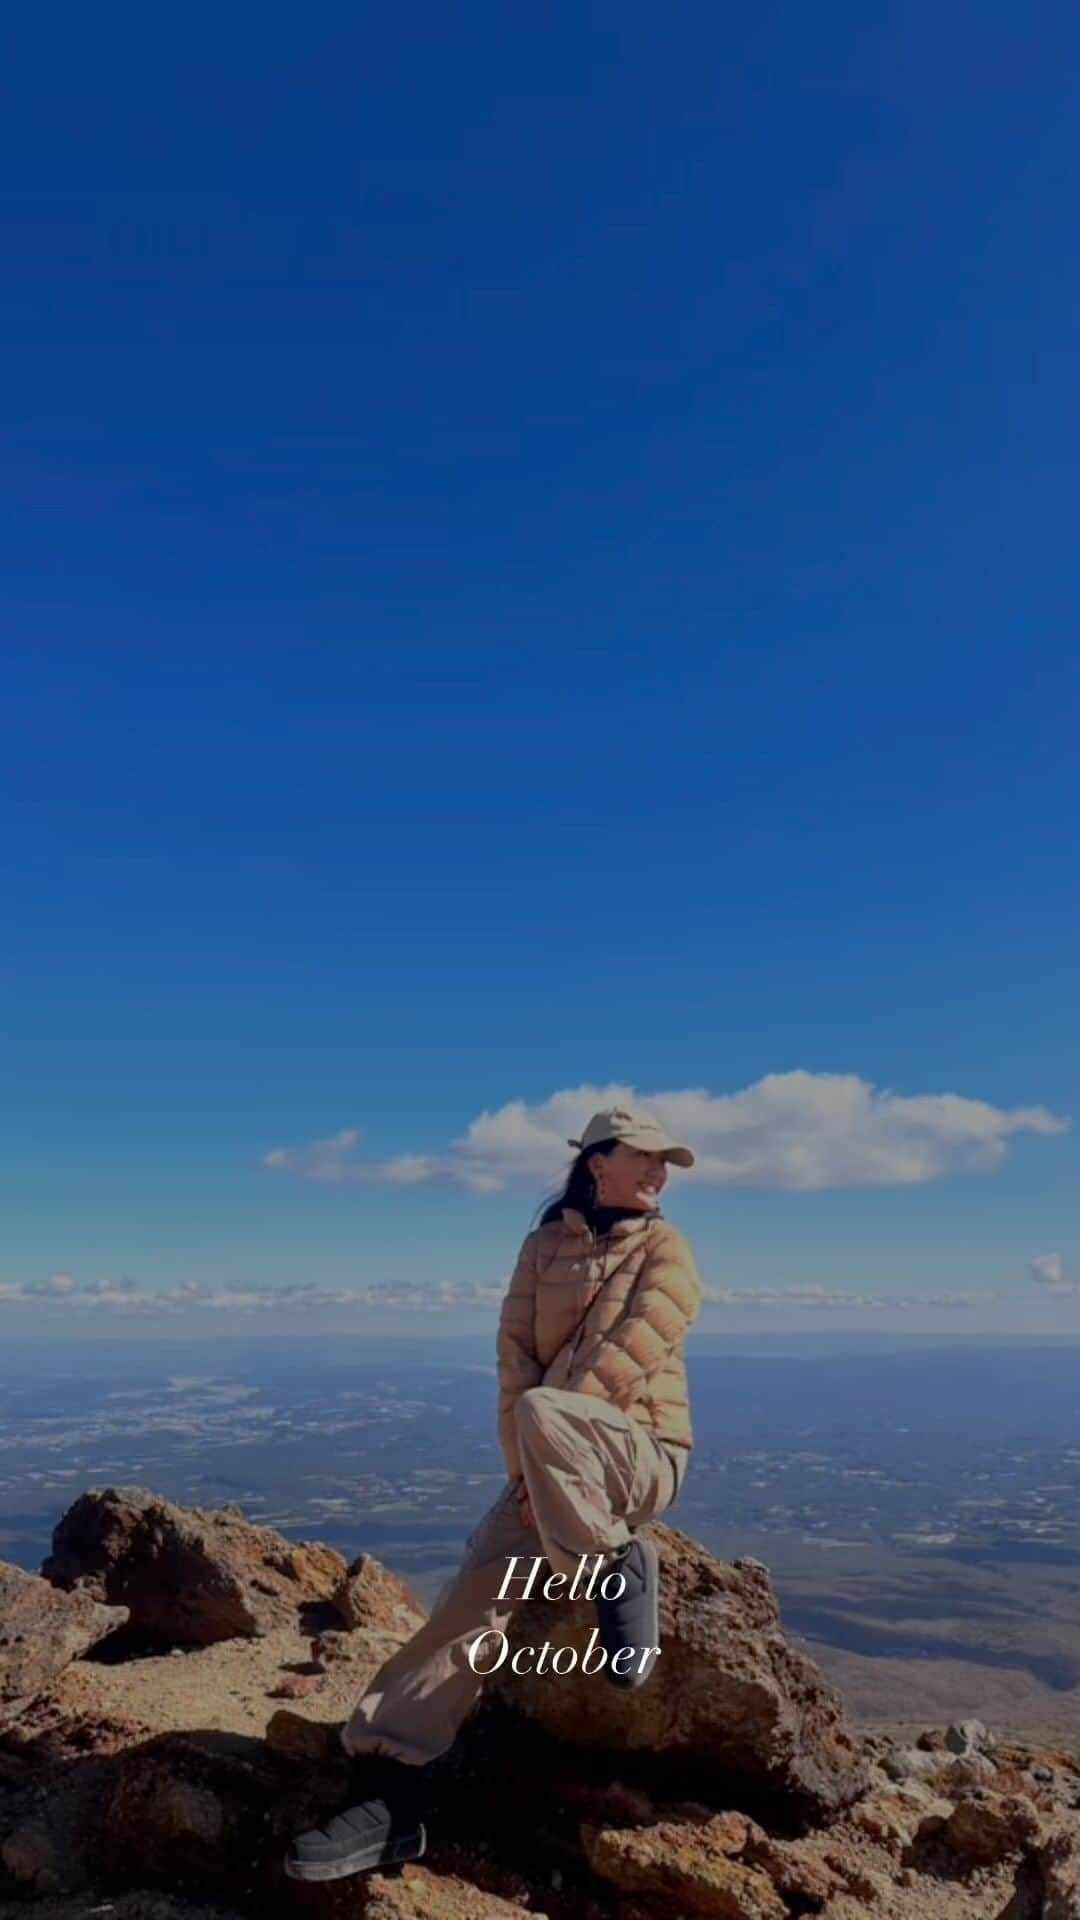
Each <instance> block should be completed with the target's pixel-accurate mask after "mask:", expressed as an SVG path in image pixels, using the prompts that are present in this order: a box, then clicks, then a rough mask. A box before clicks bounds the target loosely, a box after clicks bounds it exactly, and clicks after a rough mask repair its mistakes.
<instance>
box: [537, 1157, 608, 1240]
mask: <svg viewBox="0 0 1080 1920" xmlns="http://www.w3.org/2000/svg"><path fill="white" fill-rule="evenodd" d="M618 1144H619V1143H618V1141H617V1140H598V1141H597V1142H596V1144H595V1146H592V1147H582V1149H581V1151H580V1153H578V1155H577V1157H576V1158H575V1160H574V1161H573V1163H572V1164H571V1167H570V1172H569V1173H568V1175H567V1177H566V1185H565V1187H564V1188H563V1190H562V1192H561V1193H560V1194H559V1195H558V1197H557V1198H556V1199H553V1200H551V1201H549V1202H547V1203H545V1202H544V1201H543V1200H541V1202H540V1206H541V1207H543V1208H544V1213H543V1218H542V1219H541V1220H540V1222H539V1224H540V1226H542V1227H546V1226H547V1223H548V1221H549V1220H561V1219H562V1210H563V1208H564V1207H576V1208H577V1210H578V1212H579V1213H583V1214H584V1215H585V1218H586V1219H588V1218H589V1215H590V1214H591V1213H592V1210H593V1208H594V1207H595V1205H596V1181H595V1180H594V1179H593V1176H592V1174H591V1173H590V1172H589V1161H590V1160H591V1159H592V1156H593V1154H594V1153H611V1152H613V1151H614V1149H615V1148H616V1147H617V1146H618ZM537 1211H539V1208H538V1209H537Z"/></svg>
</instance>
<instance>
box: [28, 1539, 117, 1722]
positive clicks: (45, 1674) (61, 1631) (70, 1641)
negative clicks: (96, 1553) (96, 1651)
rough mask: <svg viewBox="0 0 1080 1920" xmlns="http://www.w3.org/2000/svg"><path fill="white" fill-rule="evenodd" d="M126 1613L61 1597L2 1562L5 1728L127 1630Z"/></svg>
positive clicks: (82, 1598)
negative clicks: (84, 1658)
mask: <svg viewBox="0 0 1080 1920" xmlns="http://www.w3.org/2000/svg"><path fill="white" fill-rule="evenodd" d="M127 1617H128V1614H127V1608H126V1607H123V1606H111V1607H106V1606H101V1605H100V1604H99V1603H98V1602H97V1601H96V1600H95V1599H94V1598H93V1597H92V1596H91V1595H90V1594H87V1593H61V1592H59V1591H58V1590H57V1588H56V1587H53V1586H50V1585H49V1582H48V1581H47V1580H39V1579H38V1577H37V1575H36V1574H32V1573H24V1572H23V1571H22V1569H21V1568H20V1567H12V1566H9V1565H8V1563H7V1562H6V1561H0V1724H2V1723H3V1722H4V1721H5V1720H10V1719H13V1718H14V1717H15V1716H16V1715H17V1714H18V1713H20V1712H21V1711H22V1709H23V1708H24V1707H25V1706H27V1705H28V1704H29V1702H30V1701H31V1700H33V1699H35V1698H36V1697H37V1695H38V1694H39V1693H43V1692H44V1691H45V1689H46V1688H47V1687H48V1685H49V1683H50V1681H51V1680H53V1679H54V1678H55V1676H56V1675H57V1674H58V1673H59V1672H61V1670H62V1669H63V1668H64V1667H66V1666H67V1665H68V1663H69V1661H71V1660H77V1659H78V1658H79V1656H80V1654H83V1653H85V1652H86V1651H87V1649H88V1648H90V1647H93V1646H96V1645H97V1643H98V1641H99V1640H104V1638H105V1636H106V1634H109V1633H112V1632H113V1631H114V1629H115V1628H117V1627H122V1626H123V1625H124V1623H125V1621H126V1620H127Z"/></svg>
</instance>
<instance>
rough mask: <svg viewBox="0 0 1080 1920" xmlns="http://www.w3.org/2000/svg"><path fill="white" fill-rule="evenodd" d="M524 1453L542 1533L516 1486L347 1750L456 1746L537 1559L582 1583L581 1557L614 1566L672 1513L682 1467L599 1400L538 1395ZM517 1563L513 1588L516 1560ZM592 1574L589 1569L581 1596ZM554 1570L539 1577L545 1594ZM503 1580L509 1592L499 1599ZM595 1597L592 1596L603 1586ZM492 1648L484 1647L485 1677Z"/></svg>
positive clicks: (373, 1694) (522, 1401) (521, 1435)
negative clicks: (478, 1654)
mask: <svg viewBox="0 0 1080 1920" xmlns="http://www.w3.org/2000/svg"><path fill="white" fill-rule="evenodd" d="M515 1413H516V1421H517V1434H518V1443H519V1447H520V1450H521V1463H522V1469H523V1471H524V1475H525V1481H526V1485H527V1487H528V1490H529V1504H530V1506H531V1507H532V1511H533V1517H534V1521H535V1526H532V1527H526V1526H524V1525H523V1524H522V1519H521V1514H520V1511H519V1507H518V1502H517V1499H516V1498H515V1487H514V1482H513V1481H511V1480H507V1481H506V1483H505V1485H504V1487H503V1490H502V1492H501V1493H500V1494H499V1495H498V1497H497V1499H496V1500H495V1502H494V1504H493V1505H492V1506H490V1507H489V1508H488V1510H487V1512H486V1513H485V1514H484V1516H483V1518H482V1519H481V1521H480V1522H479V1525H478V1526H477V1527H476V1528H475V1529H474V1530H473V1532H472V1533H471V1534H470V1535H469V1538H468V1540H467V1541H466V1542H465V1552H464V1556H463V1558H462V1562H461V1565H460V1567H459V1568H458V1571H457V1573H456V1574H453V1575H452V1576H451V1578H450V1579H449V1580H448V1581H447V1582H446V1583H445V1585H444V1586H443V1587H442V1588H441V1589H440V1592H439V1594H438V1595H437V1597H436V1600H435V1605H434V1607H433V1609H432V1612H431V1615H430V1617H429V1619H428V1620H426V1621H425V1623H424V1625H423V1626H422V1627H420V1628H419V1629H418V1631H417V1632H416V1633H415V1634H414V1635H413V1637H412V1639H411V1640H409V1641H407V1642H406V1644H405V1645H404V1646H403V1647H399V1648H398V1651H397V1652H396V1653H395V1654H393V1655H392V1656H391V1658H390V1659H389V1660H387V1661H386V1662H385V1663H384V1665H383V1666H381V1667H380V1668H379V1671H378V1672H377V1673H376V1674H375V1675H374V1676H373V1678H372V1680H371V1683H370V1685H369V1686H368V1688H367V1691H366V1692H365V1693H364V1694H363V1695H362V1697H361V1699H360V1700H359V1701H358V1702H357V1705H356V1707H355V1709H354V1711H353V1714H352V1716H351V1718H350V1719H349V1720H348V1722H347V1723H346V1725H345V1726H344V1727H343V1728H342V1733H341V1739H342V1743H343V1745H344V1746H345V1748H346V1750H347V1752H349V1753H352V1754H359V1753H387V1754H391V1755H392V1756H393V1757H394V1758H395V1759H397V1760H403V1761H405V1762H406V1763H407V1764H410V1765H417V1766H420V1765H423V1764H425V1763H426V1762H427V1761H429V1760H434V1759H435V1758H437V1756H438V1755H439V1754H442V1753H445V1752H446V1751H447V1749H448V1748H449V1747H451V1746H452V1745H453V1742H454V1738H455V1736H456V1734H457V1731H458V1728H459V1727H460V1725H461V1722H462V1721H463V1719H464V1718H465V1715H466V1714H467V1713H468V1711H469V1709H470V1707H471V1706H472V1705H473V1703H474V1701H475V1700H476V1698H477V1696H478V1694H479V1692H480V1689H481V1687H482V1686H483V1674H482V1673H475V1672H474V1671H473V1669H472V1667H471V1666H470V1664H469V1659H468V1653H469V1648H470V1646H471V1645H472V1643H473V1641H474V1640H475V1639H476V1638H477V1637H478V1636H479V1635H480V1634H482V1633H485V1632H487V1631H488V1630H489V1629H495V1630H497V1631H500V1632H505V1630H506V1627H507V1623H508V1622H509V1620H510V1617H511V1614H512V1613H513V1612H514V1609H515V1607H516V1606H517V1605H519V1604H520V1599H519V1596H520V1595H521V1593H522V1589H523V1586H524V1583H525V1578H526V1577H527V1575H528V1574H529V1573H530V1572H532V1569H533V1561H534V1558H535V1557H536V1556H538V1555H543V1557H544V1558H545V1559H546V1560H547V1561H548V1563H549V1567H550V1570H551V1571H552V1572H554V1573H565V1574H568V1575H573V1574H574V1573H575V1572H577V1570H578V1567H579V1565H580V1557H581V1555H582V1554H585V1555H590V1554H597V1553H602V1554H604V1555H605V1556H606V1555H607V1554H609V1553H612V1552H614V1550H615V1548H616V1547H619V1546H621V1545H622V1544H623V1542H624V1541H626V1540H628V1539H629V1538H630V1534H631V1530H632V1529H633V1528H634V1527H635V1526H638V1525H640V1524H641V1523H642V1522H644V1521H646V1520H652V1519H654V1518H655V1517H656V1516H657V1515H658V1514H661V1513H663V1512H664V1511H665V1510H666V1508H667V1507H669V1506H670V1505H671V1504H672V1501H673V1499H674V1497H675V1491H676V1476H675V1469H674V1467H673V1466H672V1464H671V1461H670V1460H669V1458H668V1456H667V1454H666V1453H665V1452H664V1450H663V1448H662V1447H661V1446H660V1445H659V1443H658V1442H657V1441H656V1440H655V1439H654V1438H653V1435H652V1434H651V1433H650V1432H649V1431H648V1430H647V1429H646V1428H645V1427H643V1426H641V1424H640V1423H639V1422H638V1421H636V1420H633V1419H631V1417H630V1416H629V1414H626V1413H623V1412H622V1411H621V1410H620V1408H618V1407H614V1406H612V1405H610V1404H609V1403H608V1402H607V1401H606V1400H600V1399H598V1398H597V1397H596V1396H595V1395H592V1394H585V1393H573V1392H566V1391H564V1390H563V1389H562V1388H558V1387H530V1388H528V1389H527V1391H526V1392H524V1393H523V1394H522V1395H521V1397H520V1398H519V1400H518V1401H517V1404H516V1408H515ZM512 1554H517V1555H518V1556H519V1558H518V1560H517V1563H516V1566H515V1568H514V1570H513V1571H514V1574H515V1575H516V1576H517V1577H516V1578H513V1579H511V1580H507V1577H506V1576H507V1570H508V1565H509V1556H510V1555H512ZM594 1565H595V1562H594V1561H591V1560H590V1561H588V1562H587V1563H586V1566H585V1568H584V1570H583V1577H582V1579H581V1580H579V1582H578V1588H579V1591H580V1590H581V1589H582V1588H583V1587H584V1585H585V1581H586V1580H587V1578H588V1575H589V1573H590V1572H591V1571H592V1569H593V1567H594ZM548 1570H549V1569H548V1567H541V1568H539V1569H538V1570H537V1573H536V1577H535V1579H534V1581H533V1585H532V1589H531V1591H532V1592H533V1594H536V1593H538V1592H539V1590H540V1588H541V1586H542V1583H543V1580H544V1579H545V1578H546V1577H547V1573H548ZM504 1581H505V1582H506V1586H507V1589H508V1591H507V1594H506V1597H505V1598H503V1599H500V1598H499V1589H500V1587H501V1586H502V1585H503V1583H504ZM594 1591H595V1588H594ZM493 1644H494V1643H493V1642H488V1643H486V1652H485V1657H484V1658H482V1659H479V1664H480V1665H481V1666H482V1667H486V1666H487V1665H488V1664H489V1662H490V1659H491V1652H490V1649H491V1647H492V1646H493Z"/></svg>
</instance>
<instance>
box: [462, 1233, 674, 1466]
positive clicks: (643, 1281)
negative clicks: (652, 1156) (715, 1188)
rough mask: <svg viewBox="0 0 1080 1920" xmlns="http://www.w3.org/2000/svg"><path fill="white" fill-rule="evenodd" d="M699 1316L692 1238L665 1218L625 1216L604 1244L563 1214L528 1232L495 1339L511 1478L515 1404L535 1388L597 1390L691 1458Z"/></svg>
mask: <svg viewBox="0 0 1080 1920" xmlns="http://www.w3.org/2000/svg"><path fill="white" fill-rule="evenodd" d="M700 1309H701V1281H700V1279H699V1277H698V1271H697V1267H696V1266H695V1264H694V1256H693V1254H692V1252H691V1250H690V1242H689V1241H688V1240H687V1238H686V1235H685V1234H684V1233H680V1232H679V1230H678V1228H677V1227H673V1226H672V1225H671V1223H670V1222H669V1221H667V1220H665V1219H663V1218H662V1216H659V1215H655V1214H652V1215H650V1214H641V1215H639V1216H632V1217H630V1218H628V1219H622V1220H616V1221H615V1223H614V1225H613V1226H612V1228H611V1230H610V1232H609V1233H607V1234H605V1235H604V1236H603V1237H602V1238H600V1239H597V1238H596V1236H595V1235H594V1233H593V1231H592V1228H591V1227H590V1226H589V1224H588V1222H587V1220H586V1219H585V1217H584V1215H583V1214H581V1213H579V1212H578V1211H577V1210H576V1209H575V1208H574V1207H564V1208H563V1212H562V1219H561V1220H551V1221H549V1222H548V1223H547V1225H546V1226H542V1227H534V1229H533V1231H532V1232H531V1233H529V1234H526V1236H525V1239H524V1241H523V1242H522V1246H521V1252H520V1253H519V1255H518V1259H517V1264H516V1266H515V1268H514V1272H513V1276H512V1278H511V1281H510V1285H509V1288H508V1290H507V1293H506V1296H505V1298H504V1300H503V1304H502V1313H501V1316H500V1320H499V1335H498V1360H499V1443H500V1445H501V1447H502V1450H503V1454H504V1456H505V1458H506V1467H507V1472H508V1473H509V1475H510V1477H511V1479H513V1478H514V1477H515V1476H516V1475H518V1474H520V1473H521V1470H522V1468H521V1456H520V1454H519V1452H518V1445H517V1432H516V1427H515V1423H514V1403H515V1401H516V1400H517V1398H518V1396H519V1394H522V1393H524V1391H525V1389H526V1388H527V1387H537V1386H545V1387H566V1388H569V1389H571V1390H572V1391H574V1392H577V1393H592V1394H596V1395H597V1396H598V1397H599V1398H601V1399H604V1400H610V1401H612V1402H613V1403H614V1405H615V1406H618V1407H621V1408H623V1410H624V1411H625V1412H626V1413H628V1414H629V1415H630V1416H631V1418H632V1419H634V1420H637V1421H640V1423H641V1425H642V1426H644V1427H648V1428H649V1430H650V1431H651V1432H652V1433H654V1434H655V1435H656V1437H657V1439H658V1440H660V1441H663V1442H669V1443H674V1445H676V1446H678V1447H684V1448H686V1450H687V1455H688V1454H689V1449H690V1448H691V1447H692V1446H693V1434H692V1432H691V1426H690V1397H689V1393H688V1390H687V1384H686V1365H685V1361H684V1358H683V1339H684V1336H685V1334H686V1331H687V1328H688V1327H689V1326H691V1325H692V1323H693V1322H694V1320H696V1318H697V1316H698V1313H699V1312H700ZM679 1479H680V1483H681V1475H680V1476H679Z"/></svg>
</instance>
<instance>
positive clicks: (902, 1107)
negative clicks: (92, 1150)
mask: <svg viewBox="0 0 1080 1920" xmlns="http://www.w3.org/2000/svg"><path fill="white" fill-rule="evenodd" d="M635 1100H640V1101H642V1102H643V1104H644V1105H646V1106H648V1107H650V1108H652V1110H653V1111H654V1112H655V1113H657V1114H658V1115H659V1117H660V1119H661V1120H662V1121H663V1122H664V1123H665V1125H666V1126H667V1127H668V1128H669V1129H670V1130H671V1132H672V1133H673V1134H674V1135H675V1136H676V1138H678V1139H681V1140H685V1141H686V1143H687V1145H688V1146H690V1147H692V1148H693V1150H694V1152H695V1154H696V1156H697V1162H696V1165H695V1166H694V1167H693V1168H692V1169H690V1170H688V1171H686V1172H681V1173H680V1174H679V1175H678V1176H677V1177H678V1178H679V1179H680V1180H688V1181H691V1182H693V1183H696V1184H699V1185H702V1186H717V1187H775V1188H788V1189H792V1190H795V1191H802V1192H811V1191H816V1190H820V1189H822V1188H826V1187H895V1186H905V1185H915V1184H919V1183H922V1182H924V1181H927V1180H938V1179H942V1178H944V1177H946V1176H947V1175H950V1174H965V1173H989V1172H992V1170H993V1169H994V1168H995V1167H997V1166H999V1165H1000V1164H1001V1162H1002V1160H1004V1158H1005V1156H1006V1154H1007V1152H1008V1148H1009V1142H1010V1140H1011V1139H1012V1137H1013V1136H1014V1135H1016V1134H1022V1133H1028V1134H1043V1135H1048V1134H1060V1133H1064V1132H1066V1131H1067V1129H1068V1127H1069V1125H1070V1122H1069V1120H1068V1119H1067V1118H1064V1117H1062V1116H1060V1115H1058V1114H1054V1113H1051V1112H1049V1111H1048V1109H1047V1108H1046V1107H1008V1108H1005V1107H995V1106H991V1105H990V1104H989V1103H988V1102H987V1101H985V1100H971V1099H967V1098H965V1097H964V1096H963V1095H961V1094H956V1093H924V1094H915V1095H903V1094H898V1093H894V1092H893V1091H892V1090H891V1089H890V1088H887V1087H886V1088H878V1087H875V1086H874V1085H873V1084H872V1083H871V1082H869V1081H867V1080H862V1079H860V1078H859V1076H858V1075H857V1074H844V1073H807V1072H805V1071H803V1070H801V1069H800V1070H797V1071H795V1072H792V1073H770V1074H765V1075H764V1077H763V1078H762V1079H760V1080H756V1081H755V1082H754V1083H753V1085H752V1086H749V1087H744V1088H743V1089H742V1091H741V1092H739V1093H734V1094H710V1093H708V1092H707V1091H706V1090H705V1089H704V1088H692V1089H690V1090H688V1091H685V1092H670V1093H655V1094H639V1093H638V1092H637V1091H636V1089H635V1088H633V1087H630V1086H625V1085H616V1084H611V1085H608V1086H604V1087H598V1086H580V1087H575V1088H569V1089H565V1090H564V1091H562V1092H559V1093H553V1094H552V1095H551V1097H550V1099H548V1100H545V1101H543V1102H541V1103H540V1104H538V1105H533V1106H530V1105H529V1104H528V1103H527V1102H526V1101H524V1100H511V1101H508V1102H507V1104H506V1105H505V1106H502V1107H499V1108H497V1109H496V1111H495V1112H494V1113H487V1112H484V1113H482V1114H480V1115H479V1117H478V1118H477V1119H475V1120H473V1121H472V1122H471V1124H470V1125H469V1127H468V1128H467V1129H466V1131H465V1133H464V1134H462V1135H460V1136H459V1138H458V1139H456V1140H452V1141H451V1142H450V1143H449V1145H448V1146H447V1147H446V1148H445V1149H444V1150H443V1151H441V1152H436V1153H407V1154H398V1155H396V1156H394V1157H392V1158H389V1159H384V1160H365V1159H364V1158H362V1156H361V1155H360V1154H359V1153H358V1152H357V1149H358V1148H359V1146H360V1144H361V1140H362V1137H363V1136H362V1133H361V1130H360V1128H358V1127H347V1128H345V1129H343V1131H342V1132H340V1133H335V1134H331V1135H329V1136H327V1137H326V1138H324V1139H321V1140H315V1141H313V1142H312V1143H311V1144H310V1145H308V1146H304V1147H275V1148H274V1149H273V1150H272V1151H271V1152H270V1153H268V1154H266V1156H265V1162H264V1163H265V1165H266V1166H268V1167H272V1168H274V1169H276V1170H277V1171H279V1172H283V1173H291V1174H294V1175H296V1176H297V1177H298V1178H300V1179H304V1180H315V1181H322V1182H324V1183H326V1184H328V1185H338V1186H340V1185H362V1184H365V1183H376V1184H384V1185H392V1186H420V1185H426V1184H431V1183H433V1182H441V1183H443V1184H447V1185H450V1186H455V1187H461V1188H464V1189H465V1190H466V1191H467V1192H469V1193H477V1194H483V1193H499V1192H501V1191H502V1190H503V1188H505V1187H506V1186H508V1185H509V1184H510V1183H511V1182H512V1181H514V1180H518V1179H529V1180H536V1181H548V1182H550V1183H552V1184H554V1183H555V1182H557V1181H558V1180H559V1178H560V1176H561V1175H562V1174H563V1173H564V1172H565V1169H566V1167H567V1165H568V1163H569V1160H570V1157H571V1153H570V1150H569V1149H568V1147H567V1140H568V1138H569V1137H570V1136H575V1137H576V1136H577V1135H579V1134H580V1131H581V1128H582V1127H583V1125H584V1123H585V1121H586V1120H587V1119H588V1116H589V1115H590V1114H591V1113H593V1112H595V1111H596V1110H598V1109H599V1108H603V1107H609V1106H614V1105H617V1104H626V1103H629V1102H633V1101H635Z"/></svg>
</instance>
